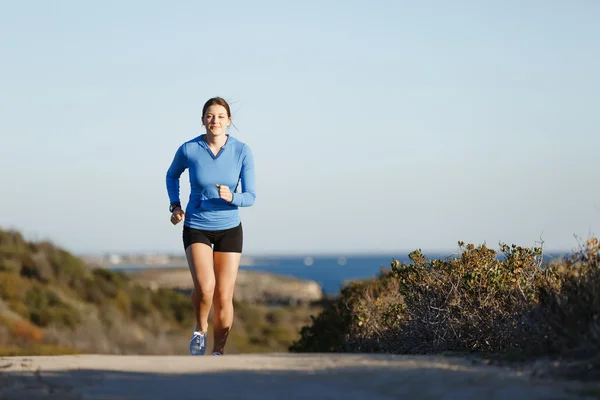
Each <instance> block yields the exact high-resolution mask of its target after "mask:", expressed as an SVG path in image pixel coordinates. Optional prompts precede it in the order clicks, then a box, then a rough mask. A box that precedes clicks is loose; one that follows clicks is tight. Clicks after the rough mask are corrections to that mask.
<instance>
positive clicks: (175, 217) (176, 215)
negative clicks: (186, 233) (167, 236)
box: [171, 208, 185, 225]
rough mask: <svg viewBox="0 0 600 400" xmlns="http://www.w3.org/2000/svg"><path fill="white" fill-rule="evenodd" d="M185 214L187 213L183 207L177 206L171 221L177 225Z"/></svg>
mask: <svg viewBox="0 0 600 400" xmlns="http://www.w3.org/2000/svg"><path fill="white" fill-rule="evenodd" d="M184 216H185V213H184V212H183V210H182V209H181V208H176V209H175V210H174V211H173V213H172V214H171V223H172V224H173V225H177V224H178V223H179V222H181V220H182V219H183V217H184Z"/></svg>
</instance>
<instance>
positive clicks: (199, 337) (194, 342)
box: [190, 331, 206, 356]
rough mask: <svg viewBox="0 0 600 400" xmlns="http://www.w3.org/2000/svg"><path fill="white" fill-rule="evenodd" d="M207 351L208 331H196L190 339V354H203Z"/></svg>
mask: <svg viewBox="0 0 600 400" xmlns="http://www.w3.org/2000/svg"><path fill="white" fill-rule="evenodd" d="M205 351H206V333H203V332H198V331H194V333H193V334H192V339H191V340H190V355H192V356H203V355H204V352H205Z"/></svg>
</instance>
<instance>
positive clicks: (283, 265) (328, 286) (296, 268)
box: [110, 252, 558, 295]
mask: <svg viewBox="0 0 600 400" xmlns="http://www.w3.org/2000/svg"><path fill="white" fill-rule="evenodd" d="M424 255H425V256H426V257H427V258H428V259H430V260H433V259H444V258H446V257H449V256H451V254H434V253H427V252H424ZM556 256H558V255H546V258H548V259H550V258H553V257H556ZM251 259H252V265H242V266H240V269H241V270H248V271H261V272H269V273H273V274H277V275H284V276H290V277H295V278H299V279H310V280H313V281H315V282H317V283H318V284H319V285H321V287H322V288H323V291H324V292H325V294H326V295H336V294H338V293H339V291H340V289H341V288H342V286H343V285H344V284H345V283H346V282H348V281H351V280H357V279H369V278H375V277H376V276H377V275H378V274H379V272H380V271H381V269H382V268H385V269H389V268H390V264H391V262H392V261H393V260H398V261H400V262H406V263H409V262H410V260H409V259H408V254H406V255H404V256H400V257H399V256H396V255H386V254H382V255H368V256H347V257H342V256H339V257H337V256H295V257H292V256H287V257H286V256H282V257H251ZM140 268H142V267H139V266H114V267H110V269H113V270H120V271H125V272H127V271H133V270H139V269H140ZM150 268H151V267H150Z"/></svg>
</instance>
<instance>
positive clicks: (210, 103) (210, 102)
mask: <svg viewBox="0 0 600 400" xmlns="http://www.w3.org/2000/svg"><path fill="white" fill-rule="evenodd" d="M214 105H218V106H223V107H224V108H225V110H227V116H228V117H229V118H231V110H230V109H229V104H227V102H226V101H225V99H223V98H221V97H213V98H212V99H208V101H207V102H206V103H204V107H202V119H204V114H206V110H207V109H208V107H210V106H214Z"/></svg>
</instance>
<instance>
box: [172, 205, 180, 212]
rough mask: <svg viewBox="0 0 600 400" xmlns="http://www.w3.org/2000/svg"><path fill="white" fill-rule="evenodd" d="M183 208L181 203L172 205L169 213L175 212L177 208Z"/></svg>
mask: <svg viewBox="0 0 600 400" xmlns="http://www.w3.org/2000/svg"><path fill="white" fill-rule="evenodd" d="M178 207H179V208H181V203H171V205H170V206H169V212H173V211H175V209H176V208H178Z"/></svg>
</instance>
